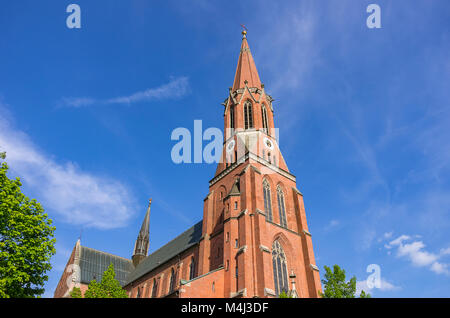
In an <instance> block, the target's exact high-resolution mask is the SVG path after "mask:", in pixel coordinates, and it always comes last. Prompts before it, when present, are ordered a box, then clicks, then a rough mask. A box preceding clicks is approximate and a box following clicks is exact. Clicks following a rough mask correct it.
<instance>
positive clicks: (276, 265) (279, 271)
mask: <svg viewBox="0 0 450 318" xmlns="http://www.w3.org/2000/svg"><path fill="white" fill-rule="evenodd" d="M272 263H273V279H274V282H275V293H276V294H277V295H279V294H281V293H282V292H283V291H284V292H285V293H287V292H288V290H289V289H288V275H287V273H288V271H287V262H286V255H285V254H284V251H283V248H282V247H281V244H280V242H278V241H275V242H273V244H272Z"/></svg>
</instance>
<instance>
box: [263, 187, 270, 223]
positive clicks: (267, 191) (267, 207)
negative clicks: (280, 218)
mask: <svg viewBox="0 0 450 318" xmlns="http://www.w3.org/2000/svg"><path fill="white" fill-rule="evenodd" d="M263 193H264V213H265V214H266V219H267V220H269V221H272V200H271V197H270V185H269V182H267V180H266V179H264V181H263Z"/></svg>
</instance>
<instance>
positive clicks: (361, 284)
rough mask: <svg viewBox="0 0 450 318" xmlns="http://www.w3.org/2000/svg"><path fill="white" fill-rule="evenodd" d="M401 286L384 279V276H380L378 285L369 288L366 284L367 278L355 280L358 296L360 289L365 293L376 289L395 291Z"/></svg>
mask: <svg viewBox="0 0 450 318" xmlns="http://www.w3.org/2000/svg"><path fill="white" fill-rule="evenodd" d="M400 289H401V287H400V286H396V285H394V284H392V283H390V282H388V281H386V280H385V279H384V278H381V281H380V287H379V288H377V287H372V288H369V286H368V284H367V280H363V281H357V282H356V295H357V296H359V295H360V294H361V291H363V290H364V291H365V292H366V293H373V292H375V291H376V290H380V291H395V290H400Z"/></svg>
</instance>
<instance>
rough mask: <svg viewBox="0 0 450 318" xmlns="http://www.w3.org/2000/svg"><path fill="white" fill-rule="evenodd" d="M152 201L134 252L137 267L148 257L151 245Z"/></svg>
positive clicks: (149, 202)
mask: <svg viewBox="0 0 450 318" xmlns="http://www.w3.org/2000/svg"><path fill="white" fill-rule="evenodd" d="M151 205H152V199H149V200H148V208H147V213H145V217H144V221H143V222H142V225H141V229H140V231H139V234H138V237H137V239H136V243H135V244H134V251H133V257H132V260H133V264H134V266H135V267H136V266H137V265H138V264H139V263H140V262H141V261H142V260H143V259H144V258H146V257H147V253H148V246H149V243H150V206H151Z"/></svg>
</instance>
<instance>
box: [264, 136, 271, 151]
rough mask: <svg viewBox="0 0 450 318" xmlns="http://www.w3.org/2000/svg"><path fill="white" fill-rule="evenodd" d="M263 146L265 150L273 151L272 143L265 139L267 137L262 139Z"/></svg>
mask: <svg viewBox="0 0 450 318" xmlns="http://www.w3.org/2000/svg"><path fill="white" fill-rule="evenodd" d="M264 146H265V147H266V148H267V149H270V150H273V143H272V141H270V139H269V138H267V137H264Z"/></svg>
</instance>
